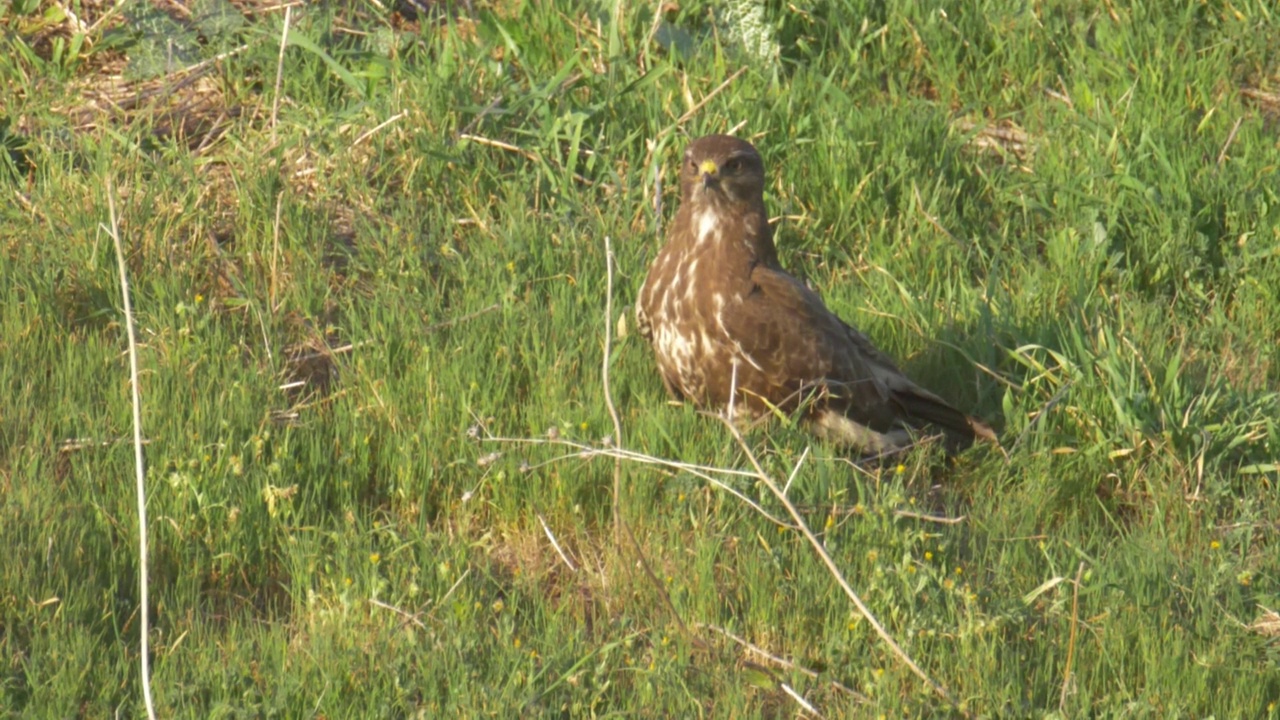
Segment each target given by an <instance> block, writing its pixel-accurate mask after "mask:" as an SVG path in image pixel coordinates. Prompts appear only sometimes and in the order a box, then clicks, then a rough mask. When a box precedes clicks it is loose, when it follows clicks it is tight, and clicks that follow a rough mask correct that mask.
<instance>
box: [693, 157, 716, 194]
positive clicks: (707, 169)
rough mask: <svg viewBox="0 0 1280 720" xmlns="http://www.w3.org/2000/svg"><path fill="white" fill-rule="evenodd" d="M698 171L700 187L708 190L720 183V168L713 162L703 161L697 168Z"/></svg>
mask: <svg viewBox="0 0 1280 720" xmlns="http://www.w3.org/2000/svg"><path fill="white" fill-rule="evenodd" d="M698 170H699V171H700V172H701V173H702V187H703V188H709V187H711V186H713V185H717V184H719V182H720V168H719V167H718V166H717V165H716V163H715V161H714V160H703V161H702V164H701V165H699V166H698Z"/></svg>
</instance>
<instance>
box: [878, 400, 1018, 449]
mask: <svg viewBox="0 0 1280 720" xmlns="http://www.w3.org/2000/svg"><path fill="white" fill-rule="evenodd" d="M894 399H895V400H896V401H897V402H898V404H899V406H901V408H902V411H903V414H905V415H906V416H907V417H908V418H910V419H914V420H916V421H919V422H923V423H928V424H931V425H935V426H937V427H938V428H939V429H941V430H943V431H944V432H946V433H947V434H948V435H951V436H953V437H955V438H957V439H959V440H962V441H963V442H964V444H966V445H968V444H969V443H971V442H973V441H974V440H983V441H986V442H990V443H994V444H997V445H998V444H999V441H998V440H997V439H996V434H995V431H994V430H992V429H991V427H990V426H989V425H987V424H986V423H984V422H982V421H981V420H979V419H977V418H975V417H973V416H971V415H966V414H964V413H962V412H960V411H959V410H957V409H955V408H953V407H951V406H950V405H948V404H947V403H946V401H944V400H942V399H941V398H939V397H938V396H936V395H934V394H933V393H930V392H928V391H926V390H922V389H920V388H913V389H912V390H911V391H907V392H903V391H898V392H895V393H894Z"/></svg>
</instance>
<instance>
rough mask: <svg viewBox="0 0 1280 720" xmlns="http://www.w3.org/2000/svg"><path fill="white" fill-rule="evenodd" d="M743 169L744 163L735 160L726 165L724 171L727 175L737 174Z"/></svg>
mask: <svg viewBox="0 0 1280 720" xmlns="http://www.w3.org/2000/svg"><path fill="white" fill-rule="evenodd" d="M741 168H742V161H741V160H739V159H738V158H733V159H732V160H729V161H728V162H726V163H725V164H724V171H725V172H727V173H736V172H738V170H740V169H741Z"/></svg>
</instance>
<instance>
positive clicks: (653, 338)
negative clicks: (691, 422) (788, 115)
mask: <svg viewBox="0 0 1280 720" xmlns="http://www.w3.org/2000/svg"><path fill="white" fill-rule="evenodd" d="M636 319H637V321H638V326H639V330H640V333H641V334H642V335H643V336H644V337H646V338H647V339H648V340H649V341H650V343H651V345H652V346H653V350H654V353H655V354H656V356H657V360H658V368H659V370H660V371H661V372H662V381H663V383H664V384H665V385H666V388H667V391H668V392H669V393H670V394H671V395H672V396H673V397H675V398H677V399H685V400H689V401H691V402H693V403H694V404H696V405H697V406H698V407H701V408H708V409H720V408H724V407H725V406H726V405H727V404H728V403H729V395H730V391H731V390H730V389H731V386H732V384H733V382H734V366H735V365H736V366H737V396H736V397H735V398H734V405H735V408H736V409H737V410H745V411H747V412H749V413H751V414H753V415H755V414H759V413H761V412H764V411H767V410H768V409H769V408H770V407H776V408H778V409H780V410H783V411H785V412H793V411H795V410H796V409H798V408H800V407H805V408H807V418H808V419H809V420H810V421H811V424H812V427H813V429H814V430H815V432H817V433H818V434H819V435H821V436H823V437H826V438H829V439H831V440H834V441H837V442H840V443H843V444H846V445H850V446H853V447H855V448H858V449H859V450H861V451H862V452H867V453H883V452H891V451H894V450H897V449H900V448H903V447H905V446H907V445H909V444H910V443H911V442H912V441H913V438H914V437H917V436H919V435H920V434H921V430H922V429H923V428H926V427H929V426H932V427H935V428H937V429H940V430H942V431H943V432H945V433H946V435H947V437H948V440H949V442H948V446H949V447H953V448H955V447H962V446H967V445H969V444H970V443H972V441H973V440H974V439H975V438H984V439H989V440H994V439H995V435H994V434H993V433H992V431H991V429H990V428H988V427H987V426H986V425H984V424H983V423H982V422H980V421H978V420H976V419H974V418H971V417H969V416H967V415H965V414H964V413H962V412H960V411H959V410H956V409H955V408H953V407H951V406H950V405H948V404H947V403H946V402H945V401H943V400H942V399H941V398H939V397H938V396H937V395H934V394H933V393H931V392H929V391H928V390H925V389H923V388H921V387H919V386H918V385H916V384H915V383H913V382H911V381H910V380H909V379H907V377H906V376H905V375H903V374H902V372H901V371H900V370H898V368H897V367H896V366H895V365H894V363H893V361H892V360H890V359H889V358H888V357H887V356H886V355H885V354H884V353H882V352H880V351H879V350H878V349H876V347H875V346H874V345H872V344H871V341H870V340H868V339H867V337H866V336H865V335H863V334H862V333H860V332H858V331H857V330H855V329H854V328H852V327H850V326H849V325H848V324H846V323H845V322H843V321H842V320H840V318H838V317H836V315H835V314H834V313H832V312H831V311H830V310H828V309H827V307H826V305H824V304H823V302H822V299H821V298H819V297H818V295H817V294H815V293H814V292H813V291H812V290H810V289H809V288H807V287H805V285H804V283H802V282H800V281H799V280H797V279H796V278H794V277H792V276H791V275H789V274H787V272H786V271H785V270H783V269H782V266H781V265H780V264H779V263H778V253H777V250H776V249H775V248H774V245H773V230H772V229H771V228H770V227H769V222H768V216H767V215H766V213H765V207H764V164H763V162H762V161H761V159H760V154H759V153H758V152H756V149H755V148H754V147H752V145H751V144H750V143H748V142H746V141H744V140H739V139H737V138H734V137H729V136H727V135H708V136H706V137H703V138H699V139H698V140H695V141H694V142H693V143H692V144H691V145H690V146H689V149H688V150H687V151H686V152H685V154H684V160H683V164H682V166H681V170H680V209H679V211H678V212H677V213H676V217H675V221H674V223H673V225H672V226H671V231H670V237H669V238H668V241H667V244H666V246H665V247H663V248H662V251H661V252H659V253H658V256H657V257H656V258H654V261H653V265H652V266H651V267H650V269H649V276H648V278H646V279H645V283H644V286H643V287H642V288H641V289H640V299H639V302H638V303H637V304H636Z"/></svg>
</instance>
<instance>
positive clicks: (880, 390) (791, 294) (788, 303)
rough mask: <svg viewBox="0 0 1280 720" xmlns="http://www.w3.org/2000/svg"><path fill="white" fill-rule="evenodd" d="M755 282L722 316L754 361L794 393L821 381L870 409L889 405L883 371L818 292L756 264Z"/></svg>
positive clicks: (829, 388) (777, 271)
mask: <svg viewBox="0 0 1280 720" xmlns="http://www.w3.org/2000/svg"><path fill="white" fill-rule="evenodd" d="M751 281H752V282H751V287H750V289H749V290H747V291H746V292H744V293H743V296H742V299H741V303H739V304H732V305H729V306H726V307H725V309H724V311H723V312H722V313H720V317H719V318H718V320H719V322H720V323H721V325H722V326H723V327H724V331H725V333H726V334H727V335H728V336H729V337H730V338H732V339H733V340H734V341H735V343H736V344H737V345H738V347H739V349H740V350H741V352H742V353H743V354H744V355H745V356H746V358H747V360H748V361H749V362H751V364H753V365H755V366H756V367H757V368H758V369H759V370H760V371H761V372H763V373H764V374H765V375H766V376H768V377H770V378H777V379H778V380H777V381H775V382H774V383H773V384H774V385H777V386H780V387H787V388H789V389H790V390H791V391H797V390H801V389H803V388H804V387H809V386H813V385H815V384H817V385H822V386H824V387H827V389H828V390H829V391H831V392H836V393H838V394H839V395H840V396H842V397H847V398H848V400H849V401H850V402H851V403H854V404H857V405H859V406H861V407H864V408H867V409H868V410H875V409H877V408H885V409H888V404H889V402H890V393H889V388H888V387H887V386H885V384H884V383H883V381H882V380H881V379H880V378H879V377H878V375H879V374H880V373H878V372H876V369H875V368H874V367H873V365H872V364H871V363H869V362H868V361H867V360H868V358H867V357H864V355H863V353H862V352H860V350H859V349H858V348H857V346H856V345H855V344H854V343H853V342H852V341H851V338H850V337H849V336H848V335H847V334H846V326H845V325H844V323H842V322H841V321H840V319H839V318H838V317H836V316H835V315H833V314H832V313H831V312H830V311H829V310H827V308H826V306H825V305H823V303H822V299H821V298H819V297H818V296H817V294H815V293H814V292H813V291H812V290H809V289H808V288H807V287H805V286H804V284H803V283H801V282H800V281H799V280H797V279H796V278H794V277H792V276H791V275H789V274H787V273H786V272H784V271H782V270H781V269H778V268H775V267H769V266H766V265H758V266H756V268H755V269H754V270H753V271H752V273H751ZM872 414H873V415H878V414H880V413H879V412H872Z"/></svg>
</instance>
